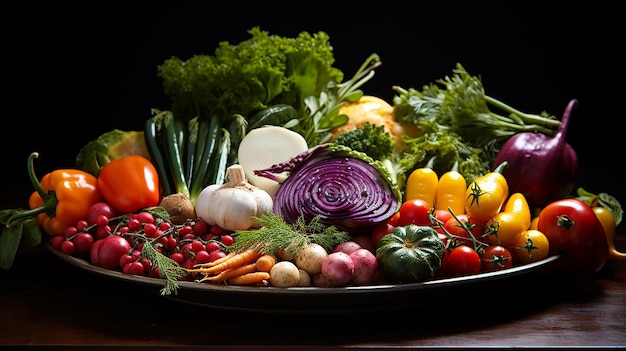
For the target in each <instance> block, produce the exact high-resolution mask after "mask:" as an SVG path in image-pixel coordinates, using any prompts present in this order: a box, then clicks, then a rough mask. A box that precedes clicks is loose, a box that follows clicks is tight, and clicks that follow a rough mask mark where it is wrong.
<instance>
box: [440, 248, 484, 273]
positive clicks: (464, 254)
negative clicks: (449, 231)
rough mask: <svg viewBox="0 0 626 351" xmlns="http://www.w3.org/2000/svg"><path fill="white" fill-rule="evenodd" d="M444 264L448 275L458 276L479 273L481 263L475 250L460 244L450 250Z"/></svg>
mask: <svg viewBox="0 0 626 351" xmlns="http://www.w3.org/2000/svg"><path fill="white" fill-rule="evenodd" d="M446 265H447V269H448V272H449V273H450V275H452V276H459V275H470V274H476V273H479V272H480V268H481V266H482V263H481V261H480V256H479V255H478V253H477V252H476V250H474V249H473V248H471V247H469V246H467V245H460V246H457V247H455V248H454V249H453V250H452V251H451V252H450V254H449V256H448V261H447V262H446Z"/></svg>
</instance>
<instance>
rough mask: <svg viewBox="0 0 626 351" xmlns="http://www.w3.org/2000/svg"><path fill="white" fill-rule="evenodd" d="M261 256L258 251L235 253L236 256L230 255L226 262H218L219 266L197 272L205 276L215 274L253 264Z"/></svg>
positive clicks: (249, 250) (250, 250)
mask: <svg viewBox="0 0 626 351" xmlns="http://www.w3.org/2000/svg"><path fill="white" fill-rule="evenodd" d="M262 255H263V254H261V252H260V251H259V250H256V249H248V250H245V251H242V252H237V253H236V254H234V255H232V256H231V257H230V258H228V259H227V260H224V261H222V262H220V263H219V264H216V265H214V266H211V267H207V268H202V269H200V270H198V271H199V272H202V273H205V274H216V273H219V272H222V271H225V270H227V269H231V268H235V267H239V266H243V265H245V264H248V263H252V262H255V261H256V260H257V258H259V257H261V256H262Z"/></svg>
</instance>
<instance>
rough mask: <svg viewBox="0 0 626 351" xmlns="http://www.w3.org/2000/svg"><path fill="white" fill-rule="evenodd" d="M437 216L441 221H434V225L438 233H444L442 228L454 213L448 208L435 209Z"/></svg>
mask: <svg viewBox="0 0 626 351" xmlns="http://www.w3.org/2000/svg"><path fill="white" fill-rule="evenodd" d="M435 218H437V220H438V221H439V223H433V227H434V228H435V230H436V231H437V232H438V233H443V230H442V229H441V228H440V226H441V227H443V225H444V224H446V222H447V221H448V220H449V219H450V218H453V217H452V213H450V211H448V210H435Z"/></svg>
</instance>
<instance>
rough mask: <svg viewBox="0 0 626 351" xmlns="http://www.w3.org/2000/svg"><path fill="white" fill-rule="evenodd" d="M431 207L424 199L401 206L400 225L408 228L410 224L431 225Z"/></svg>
mask: <svg viewBox="0 0 626 351" xmlns="http://www.w3.org/2000/svg"><path fill="white" fill-rule="evenodd" d="M431 208H432V207H431V206H430V205H429V204H428V203H427V202H426V201H424V200H422V199H412V200H407V201H405V202H403V203H402V205H401V206H400V211H399V212H400V218H399V219H398V224H399V225H400V226H406V225H409V224H417V225H430V224H431V223H430V217H429V215H430V210H431Z"/></svg>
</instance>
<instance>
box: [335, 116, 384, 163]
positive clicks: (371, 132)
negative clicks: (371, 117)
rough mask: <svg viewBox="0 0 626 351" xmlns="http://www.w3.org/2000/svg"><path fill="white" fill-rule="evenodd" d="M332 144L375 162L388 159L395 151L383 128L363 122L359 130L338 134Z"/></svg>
mask: <svg viewBox="0 0 626 351" xmlns="http://www.w3.org/2000/svg"><path fill="white" fill-rule="evenodd" d="M334 143H336V144H340V145H344V146H347V147H349V148H351V149H352V150H356V151H361V152H364V153H366V154H367V155H368V156H369V157H371V158H373V159H376V160H383V159H386V158H389V156H391V155H392V154H393V152H394V149H395V144H394V142H393V140H392V139H391V136H390V135H389V133H387V131H385V127H384V126H376V125H374V124H371V123H369V122H365V123H364V124H363V126H362V127H360V128H356V129H353V130H350V131H347V132H345V133H342V134H339V135H338V136H337V138H336V139H335V140H334Z"/></svg>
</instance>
